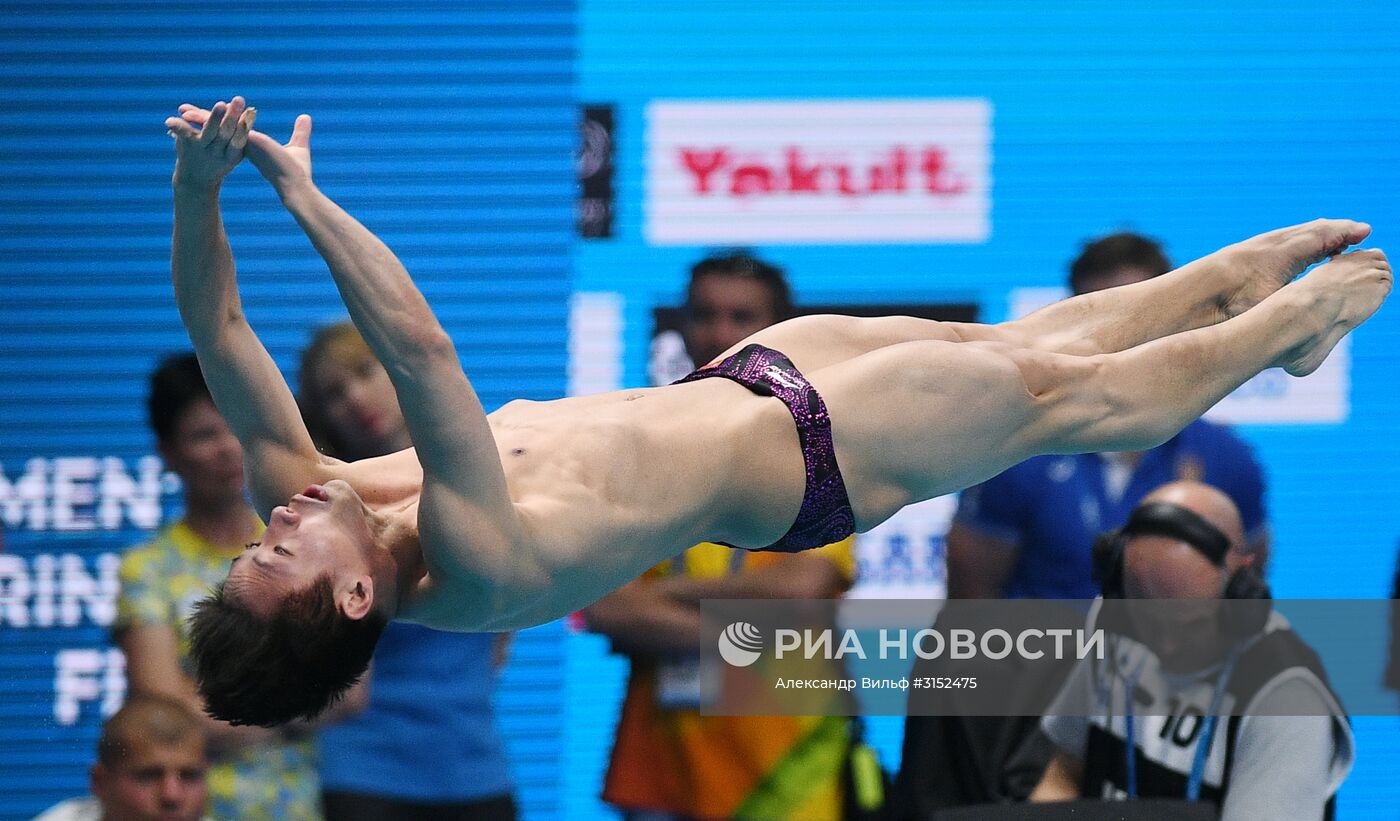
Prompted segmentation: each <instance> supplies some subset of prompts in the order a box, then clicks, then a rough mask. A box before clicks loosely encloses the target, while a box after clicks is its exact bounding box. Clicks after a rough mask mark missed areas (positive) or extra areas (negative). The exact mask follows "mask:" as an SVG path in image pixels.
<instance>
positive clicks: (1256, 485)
mask: <svg viewBox="0 0 1400 821" xmlns="http://www.w3.org/2000/svg"><path fill="white" fill-rule="evenodd" d="M1170 268H1171V263H1169V262H1168V261H1167V258H1166V256H1165V254H1164V253H1163V252H1162V248H1161V246H1159V245H1158V244H1157V243H1156V242H1154V241H1152V240H1150V239H1148V238H1147V237H1143V236H1139V235H1137V234H1127V233H1123V234H1112V235H1110V236H1107V237H1103V238H1101V239H1098V240H1095V241H1093V242H1091V243H1089V244H1087V245H1086V246H1085V247H1084V250H1083V252H1082V253H1081V254H1080V255H1079V257H1078V259H1076V260H1075V261H1074V262H1073V263H1072V264H1071V266H1070V287H1071V288H1072V289H1073V291H1074V293H1075V294H1084V293H1090V292H1092V291H1099V290H1102V289H1104V288H1111V287H1115V286H1118V285H1126V284H1129V283H1133V282H1140V281H1142V280H1145V279H1149V278H1151V277H1154V276H1158V275H1160V274H1164V273H1166V272H1167V271H1168V270H1169V269H1170ZM1174 479H1196V480H1199V481H1203V482H1207V483H1209V484H1211V485H1214V486H1216V487H1218V488H1220V489H1221V490H1223V491H1224V492H1225V493H1226V494H1228V495H1229V496H1230V498H1231V499H1232V500H1233V501H1234V503H1235V506H1236V507H1238V508H1239V510H1240V513H1241V515H1242V516H1243V517H1244V525H1245V530H1246V534H1247V539H1248V542H1249V553H1248V555H1249V557H1250V562H1251V563H1252V564H1253V566H1254V567H1255V569H1257V570H1259V571H1260V572H1261V573H1262V572H1263V569H1264V566H1265V564H1266V563H1267V561H1268V528H1267V526H1266V522H1265V516H1264V477H1263V472H1262V471H1261V470H1260V467H1259V464H1258V462H1256V461H1255V459H1254V456H1253V454H1252V452H1251V451H1250V448H1249V446H1248V445H1247V444H1245V443H1244V442H1243V441H1242V440H1241V439H1239V438H1238V437H1237V436H1235V434H1234V433H1232V432H1231V431H1230V430H1228V429H1227V428H1225V427H1223V426H1221V425H1217V424H1213V423H1211V422H1206V421H1204V420H1197V421H1195V422H1192V423H1191V424H1190V425H1188V426H1187V427H1186V428H1185V430H1183V431H1182V432H1181V433H1179V434H1177V435H1176V436H1175V437H1173V438H1172V439H1171V440H1170V441H1168V442H1166V443H1165V444H1163V445H1161V446H1159V447H1156V448H1153V449H1152V450H1149V451H1143V452H1135V453H1091V454H1080V455H1073V456H1037V457H1035V458H1033V459H1028V460H1027V461H1025V462H1022V463H1021V464H1019V465H1016V466H1014V467H1012V468H1010V469H1008V470H1006V471H1005V472H1003V473H1002V474H1000V475H999V476H995V477H993V478H991V479H989V480H987V481H986V482H984V483H982V484H980V485H977V486H975V487H971V488H968V489H967V490H965V491H963V494H962V498H961V501H960V503H959V506H958V512H957V515H956V516H955V517H954V521H953V527H952V529H951V530H950V531H949V532H948V596H949V598H998V597H1007V598H1040V599H1092V598H1093V597H1094V596H1096V595H1098V588H1097V586H1096V585H1095V584H1094V582H1093V579H1092V574H1091V573H1090V554H1091V548H1092V546H1093V542H1094V536H1095V535H1096V534H1098V533H1099V532H1101V531H1104V530H1110V529H1112V528H1115V527H1119V526H1121V525H1122V524H1123V522H1125V521H1127V518H1128V512H1129V511H1131V510H1132V509H1133V508H1134V507H1136V506H1137V504H1138V502H1139V501H1141V500H1142V497H1143V496H1144V495H1145V494H1146V493H1147V492H1148V491H1149V490H1150V489H1152V488H1154V487H1157V486H1158V485H1161V484H1164V483H1166V482H1169V481H1172V480H1174Z"/></svg>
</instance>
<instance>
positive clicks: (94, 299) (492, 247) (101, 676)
mask: <svg viewBox="0 0 1400 821" xmlns="http://www.w3.org/2000/svg"><path fill="white" fill-rule="evenodd" d="M576 13H577V10H576V7H575V3H574V2H573V0H532V2H528V3H518V2H507V1H506V0H498V1H497V2H472V3H460V2H455V3H421V2H420V3H396V4H384V3H375V2H364V1H363V0H361V1H358V2H357V1H355V0H352V1H351V2H341V3H326V2H311V1H310V0H303V1H299V2H287V3H278V4H275V5H268V4H257V3H233V4H220V5H218V6H209V5H202V4H192V3H179V2H177V3H162V4H152V3H110V2H95V1H93V2H79V1H78V0H67V1H66V2H65V1H64V0H59V1H58V2H54V1H53V0H44V1H43V2H39V1H38V0H14V1H13V2H7V3H6V4H5V7H4V11H3V14H0V18H2V19H3V21H4V25H3V26H0V54H3V55H4V59H3V60H0V528H3V549H0V821H11V820H12V819H21V818H30V817H32V816H33V815H35V814H37V813H38V812H39V811H41V810H42V809H44V808H45V807H47V806H49V805H50V804H52V803H55V802H56V801H58V800H60V799H63V798H67V797H71V796H74V795H79V794H82V793H84V792H85V791H86V789H87V775H86V770H87V766H88V764H89V763H90V762H91V760H92V753H93V747H94V742H95V740H96V733H97V729H98V727H99V726H100V723H101V721H102V719H103V717H104V716H106V715H109V714H110V713H111V712H113V711H114V710H115V709H116V708H117V707H118V706H119V705H120V703H121V701H122V698H123V696H124V680H125V678H124V667H123V659H122V657H121V654H120V653H119V652H118V651H116V650H115V649H114V648H113V647H112V646H111V644H110V642H109V638H108V628H109V625H110V624H111V621H112V619H113V616H114V612H115V600H116V594H117V565H118V562H119V560H120V555H121V553H122V552H123V551H124V550H125V549H127V548H128V547H129V546H131V545H132V544H134V543H136V542H139V541H141V540H143V539H145V538H147V537H148V535H149V534H150V533H151V531H152V530H154V529H155V528H157V527H159V526H160V525H161V524H162V523H163V522H165V521H168V520H169V518H170V516H171V515H173V514H176V513H178V511H177V510H176V509H175V507H176V502H177V501H178V498H179V493H178V490H179V488H178V484H177V482H176V481H175V480H174V477H173V476H171V475H170V474H168V473H167V472H166V471H165V470H164V468H163V467H162V465H161V463H160V460H159V459H158V458H157V457H156V456H154V455H153V454H154V444H153V442H152V440H151V436H150V434H149V433H148V431H147V427H146V423H145V418H144V395H145V390H146V375H147V373H148V372H149V371H150V370H151V368H152V367H153V365H154V364H155V362H156V361H157V360H158V359H159V357H160V356H161V355H163V354H165V353H168V352H172V351H176V350H181V349H184V348H186V347H187V346H188V342H187V340H186V338H185V335H184V331H183V329H182V328H181V325H180V322H179V318H178V316H177V314H176V311H175V308H174V303H173V299H172V297H171V293H170V284H169V280H170V274H169V253H170V248H169V243H170V211H171V207H170V189H169V181H170V173H171V169H172V163H173V151H172V147H171V143H170V139H169V138H168V137H167V136H166V135H165V129H164V127H163V126H162V125H161V122H162V120H163V119H164V118H165V117H167V116H169V115H171V114H173V113H174V112H175V108H176V106H178V105H179V104H180V103H182V102H194V103H200V104H204V105H208V104H211V103H213V102H214V101H216V100H220V99H224V100H227V99H229V98H230V97H231V96H232V95H234V94H242V95H244V96H246V97H247V98H248V99H249V101H250V102H251V103H252V104H253V105H255V106H257V107H258V109H259V118H258V127H259V128H260V129H262V130H265V131H267V132H268V133H270V134H272V135H274V136H276V137H278V138H280V139H285V138H286V136H287V135H288V134H289V133H290V130H291V125H292V121H293V119H294V118H295V116H296V115H297V114H299V113H302V112H307V113H310V114H311V115H312V116H313V117H314V119H315V131H314V136H313V139H312V150H313V154H314V156H315V162H316V175H317V179H318V182H319V184H320V186H321V187H322V188H323V189H324V190H325V191H326V192H327V193H328V194H329V195H330V196H332V197H333V198H335V199H337V200H338V201H339V202H340V203H341V204H342V205H344V206H345V207H346V209H347V210H349V211H350V212H351V213H352V214H354V215H355V216H357V217H358V218H360V219H361V220H362V221H363V222H364V223H365V224H366V225H368V226H369V228H370V229H371V230H373V231H375V232H376V233H378V234H379V235H380V236H381V237H382V238H383V239H384V240H385V241H386V242H388V243H389V245H390V246H391V247H393V248H394V249H395V251H397V252H398V254H399V255H400V257H401V258H402V259H403V261H404V263H405V265H406V266H407V267H408V269H409V270H410V272H412V273H413V274H414V276H415V278H416V279H417V281H418V283H419V284H420V286H421V287H422V289H423V291H424V292H425V294H426V295H427V297H428V300H429V302H430V303H431V304H432V306H433V307H434V309H435V310H436V311H437V313H438V316H439V317H440V319H441V320H442V322H443V324H444V326H445V327H446V328H447V330H448V332H449V333H450V334H451V335H452V338H453V339H454V341H455V342H456V343H457V346H458V350H459V352H460V354H461V358H462V361H463V365H464V367H465V369H466V371H467V373H468V374H469V376H470V377H471V378H472V380H473V383H474V385H475V386H476V389H477V391H478V393H479V394H480V395H481V397H482V400H483V402H484V403H485V404H486V405H487V406H488V409H490V408H494V407H496V406H499V405H500V404H502V403H504V402H506V401H508V400H509V399H512V398H516V397H526V398H532V399H546V398H552V397H556V396H559V395H562V394H563V392H564V389H565V378H566V340H567V310H568V294H569V292H570V289H571V260H570V244H571V242H572V241H573V238H574V236H575V230H576V228H575V220H576V211H575V207H576V200H577V183H576V175H575V172H574V165H573V163H574V155H575V152H576V145H577V142H578V107H577V103H576V100H575V91H574V89H575V82H574V76H575V59H576V41H577V22H576ZM223 205H224V214H225V221H226V223H227V228H228V232H229V236H230V239H231V242H232V245H233V250H234V254H235V257H236V258H237V261H238V265H239V276H240V282H241V285H242V291H243V297H244V306H245V309H246V311H247V313H248V316H249V319H250V321H251V322H252V324H253V326H254V328H255V329H256V330H257V331H258V332H259V334H260V336H261V337H262V339H263V340H264V342H265V343H266V345H267V347H268V349H269V351H270V352H271V353H272V355H273V357H274V358H275V359H276V360H277V362H278V363H279V365H280V366H281V367H282V370H283V372H284V373H285V374H286V375H287V376H288V378H289V380H291V381H292V384H293V385H295V378H296V362H297V354H298V352H299V351H300V349H301V347H302V346H303V345H305V344H306V342H307V341H308V339H309V336H310V333H311V330H312V329H313V328H314V327H315V326H317V325H319V324H321V323H324V322H328V321H334V320H338V319H340V318H342V317H343V316H344V309H343V308H342V306H341V305H340V303H339V300H338V298H337V296H336V293H335V290H334V287H333V284H332V283H331V281H330V278H329V276H328V275H327V274H326V272H325V268H324V265H323V264H322V263H321V262H320V260H319V259H318V258H317V257H316V256H315V254H314V253H313V252H312V250H311V249H310V247H309V244H308V243H307V242H306V240H305V238H304V237H303V236H302V235H301V233H300V231H299V230H298V229H297V227H296V225H295V223H294V222H293V221H292V220H291V219H290V218H289V217H288V216H287V215H286V214H285V213H284V212H283V210H282V209H281V207H280V205H279V203H278V202H277V199H276V197H275V196H274V195H273V194H272V193H271V192H270V191H269V190H268V189H267V186H266V185H265V183H263V181H262V180H261V178H260V177H258V175H257V174H256V172H255V171H254V170H252V169H251V168H246V167H245V168H239V169H236V170H235V172H234V173H233V174H232V175H231V176H230V178H229V180H228V181H227V182H226V183H225V185H224V188H223ZM561 641H562V631H561V630H560V629H558V628H557V627H549V626H546V627H544V628H539V629H537V630H533V631H526V632H525V633H523V634H521V635H520V636H519V638H518V639H517V641H516V642H515V648H514V653H513V660H512V662H511V664H510V665H509V667H508V668H507V669H506V671H505V673H504V681H503V683H502V686H501V687H500V691H499V692H500V696H499V698H498V706H499V716H500V723H501V728H502V731H503V734H504V735H505V737H506V740H507V744H508V746H509V748H510V752H511V754H512V758H513V764H514V774H515V778H516V782H517V785H518V786H519V796H520V799H521V803H522V807H523V809H524V811H525V816H526V817H527V818H549V817H554V816H555V815H556V814H557V812H556V809H557V795H556V792H557V775H558V769H559V756H560V753H559V749H558V745H557V743H555V742H554V738H555V737H556V733H557V728H558V726H559V723H560V705H561V702H562V699H561V698H560V697H559V687H560V678H561V669H560V668H561V664H562V662H561V659H562V653H561V652H560V651H559V649H558V644H559V643H560V642H561Z"/></svg>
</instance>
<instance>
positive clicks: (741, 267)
mask: <svg viewBox="0 0 1400 821" xmlns="http://www.w3.org/2000/svg"><path fill="white" fill-rule="evenodd" d="M708 276H726V277H740V278H742V279H751V280H753V281H755V282H757V283H759V284H760V285H762V286H763V287H764V288H767V289H768V295H769V296H770V297H771V298H772V300H773V313H774V315H775V319H777V320H779V321H781V320H784V319H787V318H788V317H790V316H792V289H791V288H789V287H788V281H787V276H786V275H785V274H784V273H783V269H782V268H779V267H778V266H776V265H773V264H772V263H768V262H764V261H763V260H761V259H759V258H758V257H756V256H754V255H753V254H752V253H750V252H748V251H744V250H740V249H735V250H731V251H724V252H721V253H718V254H714V255H712V256H708V257H705V258H704V259H702V260H700V261H699V262H697V263H695V264H694V265H692V266H691V268H690V285H689V287H688V288H687V291H686V303H687V304H689V303H690V302H691V301H692V299H693V298H694V295H695V283H696V282H698V281H700V280H701V279H703V278H705V277H708Z"/></svg>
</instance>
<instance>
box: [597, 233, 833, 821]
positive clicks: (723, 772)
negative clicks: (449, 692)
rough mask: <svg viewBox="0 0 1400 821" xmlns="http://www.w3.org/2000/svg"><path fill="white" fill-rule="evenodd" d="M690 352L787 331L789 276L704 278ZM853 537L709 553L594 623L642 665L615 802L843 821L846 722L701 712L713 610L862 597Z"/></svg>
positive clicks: (635, 590)
mask: <svg viewBox="0 0 1400 821" xmlns="http://www.w3.org/2000/svg"><path fill="white" fill-rule="evenodd" d="M685 308H686V320H685V332H684V336H685V343H686V349H687V351H688V353H689V355H690V358H691V360H692V361H693V362H694V364H696V365H704V364H706V363H709V362H711V361H712V360H714V359H716V358H717V357H719V356H720V354H722V353H724V352H725V351H726V350H727V349H729V348H730V347H732V346H733V345H734V344H736V343H737V342H739V341H740V340H742V339H744V338H745V337H747V336H749V335H750V334H752V333H754V332H756V331H759V330H761V329H763V328H766V327H768V326H769V325H772V324H774V323H776V322H779V321H781V320H782V319H785V318H786V317H787V316H788V315H789V313H790V312H791V297H790V296H789V291H788V285H787V281H786V279H785V278H784V276H783V272H782V271H781V270H780V269H778V268H777V267H775V266H773V265H770V264H768V263H766V262H763V261H761V260H759V259H756V258H754V257H752V256H750V255H748V254H746V253H742V252H736V253H730V254H726V255H722V256H713V257H709V258H707V259H704V260H701V261H700V262H699V263H697V264H696V265H695V266H694V267H693V268H692V269H691V278H690V285H689V289H688V292H687V297H686V305H685ZM852 543H853V540H852V539H846V540H844V541H842V542H839V543H837V544H833V545H828V546H826V547H822V548H819V549H817V550H810V551H806V552H804V553H800V554H782V553H754V552H749V551H744V550H732V549H730V548H726V547H723V546H720V545H716V544H700V545H697V546H695V547H692V548H690V549H689V550H687V551H685V552H684V553H682V554H681V555H680V556H677V557H676V558H675V559H672V560H670V561H668V562H664V563H662V564H661V565H658V566H657V567H654V568H652V569H651V570H649V571H647V573H646V574H645V575H643V576H642V577H641V578H640V579H637V580H635V581H633V582H631V583H629V584H627V585H626V586H624V587H623V588H621V589H620V590H618V591H616V592H614V593H612V594H610V595H608V596H605V597H604V598H602V599H600V600H599V601H598V602H596V603H594V604H593V605H592V606H590V607H588V608H587V609H586V610H585V611H584V614H583V615H584V618H585V620H586V623H587V625H588V628H589V629H590V630H592V631H594V632H597V633H601V634H602V635H605V636H607V637H608V638H609V639H611V641H612V647H613V649H614V651H616V652H619V653H624V654H626V655H627V656H628V657H629V660H630V661H631V676H630V678H629V680H628V686H627V696H626V700H625V702H624V703H623V706H622V716H621V718H620V720H619V722H618V727H617V739H616V742H615V743H614V746H613V752H612V759H611V762H610V764H609V767H608V773H607V778H606V782H605V785H604V788H603V799H604V800H605V801H607V802H608V803H610V804H612V805H614V806H616V807H618V808H619V809H621V810H622V811H623V817H624V818H627V819H636V821H641V820H642V819H646V821H670V820H673V819H793V820H794V821H798V820H799V819H800V821H828V819H829V820H830V821H835V819H838V818H840V817H841V802H842V799H843V795H842V790H841V773H842V768H843V766H844V762H845V756H846V751H847V748H848V746H849V743H850V727H849V719H847V718H845V717H840V716H826V717H823V716H813V717H796V716H774V717H738V716H706V715H701V714H700V712H699V704H698V699H699V686H700V685H699V650H700V609H699V602H700V599H702V598H711V599H724V598H752V597H772V598H826V597H832V596H837V595H839V594H840V593H841V592H842V591H844V590H845V589H846V588H847V587H849V586H850V584H851V581H852V578H853V576H854V574H855V561H854V555H853V553H852Z"/></svg>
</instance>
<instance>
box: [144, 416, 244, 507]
mask: <svg viewBox="0 0 1400 821" xmlns="http://www.w3.org/2000/svg"><path fill="white" fill-rule="evenodd" d="M160 455H161V458H163V459H164V460H165V464H166V465H167V466H168V467H169V468H170V469H171V470H173V471H175V473H176V474H178V475H179V477H180V480H181V481H182V482H184V484H185V495H186V497H187V498H188V499H189V501H190V502H191V503H192V504H194V505H197V506H210V505H221V504H230V503H237V502H241V501H242V499H243V447H242V446H241V445H239V444H238V439H237V437H235V436H234V435H233V431H232V430H230V429H229V426H228V423H227V422H225V421H224V417H223V415H221V414H220V413H219V411H218V409H217V408H215V407H214V403H213V402H211V401H210V400H208V399H198V400H195V401H194V402H191V403H190V404H189V406H188V407H186V408H185V411H184V412H183V413H182V414H180V417H179V419H178V420H177V421H176V423H175V427H174V429H173V431H172V432H171V434H170V436H169V437H168V438H167V439H166V440H165V441H162V442H160Z"/></svg>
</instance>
